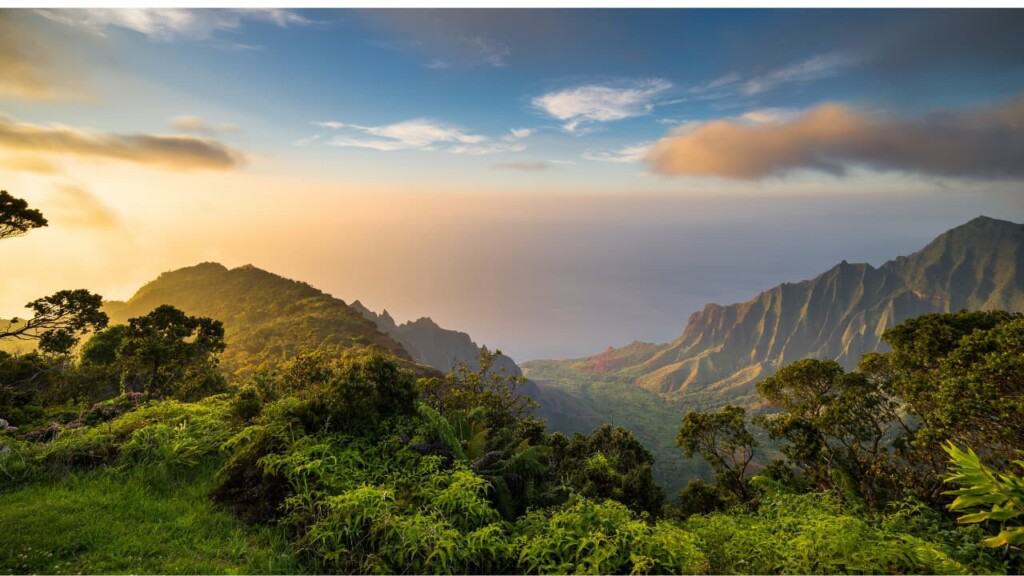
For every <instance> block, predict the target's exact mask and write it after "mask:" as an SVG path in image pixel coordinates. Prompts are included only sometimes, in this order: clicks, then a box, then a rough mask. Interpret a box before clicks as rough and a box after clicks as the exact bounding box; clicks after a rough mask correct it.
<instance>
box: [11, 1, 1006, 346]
mask: <svg viewBox="0 0 1024 576" xmlns="http://www.w3.org/2000/svg"><path fill="white" fill-rule="evenodd" d="M1021 29H1024V11H1021V10H1009V11H971V12H960V11H956V12H954V11H948V10H930V11H907V10H851V11H808V10H790V11H786V10H673V11H645V10H586V11H572V10H543V11H541V10H511V11H493V10H490V11H480V10H450V11H431V10H403V11H382V10H326V11H325V10H301V9H288V8H269V7H268V8H267V9H258V10H249V9H223V10H191V9H182V8H165V9H160V10H141V9H88V10H77V11H73V10H59V9H50V8H47V9H38V10H2V11H0V184H2V185H3V187H4V189H8V190H9V191H11V192H12V193H15V194H16V195H18V196H21V197H25V198H27V199H28V200H29V201H30V202H32V203H33V205H38V206H40V207H41V208H42V209H43V210H44V211H46V212H47V213H48V214H53V215H54V218H53V219H52V222H53V224H52V226H51V228H50V229H47V230H45V231H40V232H38V233H34V234H32V235H30V236H28V237H26V238H22V239H18V240H17V241H16V242H15V243H14V244H12V245H10V246H11V247H9V248H6V249H5V250H7V251H14V254H13V256H9V257H10V259H11V260H12V261H13V262H14V263H15V264H18V265H21V266H26V267H29V268H31V269H35V268H38V267H39V264H38V263H37V262H39V261H46V262H48V263H53V268H52V269H48V270H44V271H41V272H39V273H38V275H37V276H36V277H35V279H34V280H33V281H28V280H26V281H14V282H13V283H11V284H10V285H8V286H5V287H2V288H0V306H2V308H0V311H2V312H3V313H5V314H13V313H17V312H19V311H18V307H19V306H20V304H21V303H22V302H24V301H28V300H29V299H31V298H32V297H36V296H38V294H35V292H36V291H38V290H39V289H40V288H42V287H45V288H64V287H67V286H66V284H75V285H78V284H89V285H90V286H93V287H95V288H96V289H98V290H100V291H102V292H104V293H110V294H111V295H112V296H116V297H125V296H126V295H127V293H128V292H129V291H130V290H131V289H133V288H134V287H137V286H138V284H139V283H141V282H142V281H145V280H147V279H149V278H150V277H152V276H155V274H156V273H158V272H160V271H162V270H163V269H168V268H174V267H179V266H183V265H187V264H192V263H194V262H196V261H199V260H202V259H215V260H223V261H225V262H226V263H236V264H240V263H245V262H253V263H256V264H257V265H261V264H262V265H263V267H266V268H268V269H271V270H272V271H275V272H278V273H282V274H284V275H287V276H291V277H296V278H299V279H303V280H308V281H311V282H313V283H314V284H317V285H319V286H321V287H322V288H324V289H326V290H328V291H331V292H332V293H337V294H338V295H339V296H340V297H342V298H345V299H348V300H351V299H356V298H359V299H361V300H363V301H364V302H370V303H373V304H374V305H377V306H378V307H387V308H388V309H389V310H393V311H395V312H396V313H398V314H399V315H400V316H403V317H416V316H418V315H431V316H434V317H435V319H438V320H439V321H440V322H441V323H442V324H443V325H448V326H452V327H454V328H458V329H462V330H466V331H468V332H470V333H471V334H473V335H474V337H477V338H479V339H481V340H482V341H484V342H489V343H493V344H498V345H502V346H503V347H504V348H507V349H509V350H512V351H515V350H517V349H518V350H524V351H526V352H524V353H525V354H527V355H531V356H536V355H538V354H540V352H539V351H538V350H539V349H540V348H543V347H544V346H549V349H551V347H553V348H557V346H558V345H560V342H562V341H571V340H573V339H578V341H579V342H580V344H579V346H580V347H583V346H589V345H590V344H593V343H594V341H596V338H598V337H600V338H605V336H603V335H600V334H601V331H602V330H607V331H608V332H607V333H608V336H607V340H606V341H605V342H603V343H602V346H603V344H605V343H621V342H622V341H628V340H631V339H634V338H640V339H656V338H661V339H665V338H664V336H665V334H666V333H668V332H670V331H674V330H675V329H676V328H677V326H676V323H674V322H666V321H665V318H676V317H678V318H679V320H678V323H681V322H682V320H683V319H684V318H685V315H686V314H688V312H689V311H692V309H693V308H694V307H697V306H700V305H702V304H703V303H704V301H707V300H713V299H719V297H720V296H721V297H725V296H728V295H730V294H736V295H739V294H749V293H750V292H751V291H752V290H754V289H755V288H761V287H764V286H763V285H764V284H765V283H767V282H770V281H774V280H777V279H784V278H786V277H787V276H788V275H789V274H790V273H795V272H801V271H810V270H815V269H817V268H819V267H820V265H821V264H822V263H824V262H826V261H829V262H830V261H832V260H836V261H837V260H838V259H841V258H843V257H851V258H852V257H854V256H856V255H857V254H862V255H863V256H864V257H865V258H869V259H870V258H874V257H876V256H878V255H881V254H883V253H884V254H891V253H892V252H893V250H892V247H894V246H896V247H908V246H913V245H915V244H916V243H917V242H918V241H920V240H922V239H923V238H924V237H925V236H926V235H927V236H928V237H930V236H933V235H934V234H936V233H937V232H941V230H942V229H945V227H948V226H950V225H953V224H956V223H959V221H960V220H966V219H969V218H970V217H973V216H976V215H977V214H980V213H990V214H996V213H1008V214H1009V215H1016V214H1021V212H1020V211H1021V208H1022V206H1021V202H1020V197H1021V193H1022V182H1024V169H1022V167H1021V163H1020V162H1019V160H1018V159H1019V158H1021V157H1024V99H1022V97H1024V61H1022V60H1021V58H1020V57H1019V55H1020V54H1022V53H1024V35H1021V34H1020V33H1019V31H1020V30H1021ZM595 195H603V196H609V197H610V198H607V199H605V200H594V199H593V198H595ZM474 196H475V197H477V199H473V197H474ZM640 197H645V198H647V199H645V200H643V201H637V200H632V199H637V198H640ZM654 197H659V198H662V199H661V200H658V202H662V203H663V205H662V209H660V210H659V209H656V208H654V204H652V202H654V200H650V198H654ZM761 197H763V198H764V200H763V201H761V200H750V199H751V198H754V199H757V198H761ZM870 198H886V200H885V201H884V202H882V205H878V206H876V207H874V208H872V207H871V206H870V205H869V203H867V202H868V199H870ZM618 199H622V200H621V202H622V203H621V204H617V202H619V200H618ZM587 203H589V205H588V204H587ZM771 203H774V204H771ZM797 203H804V204H806V205H809V206H813V207H814V208H813V210H812V212H813V214H814V216H813V217H814V218H819V219H822V221H823V222H828V225H826V224H824V223H822V224H821V226H822V230H829V229H830V228H831V229H837V230H838V231H837V232H836V235H835V238H830V240H829V242H828V243H826V244H827V245H826V246H822V247H820V250H819V252H818V253H817V255H816V256H813V257H812V256H809V255H806V252H807V251H808V250H811V249H812V247H800V249H801V250H803V251H804V253H805V255H804V256H801V257H799V258H803V259H804V260H802V261H801V262H800V263H799V265H792V266H790V265H785V264H781V263H780V262H779V260H778V259H780V258H782V257H783V256H782V255H781V253H779V255H778V256H777V257H776V256H771V257H768V258H767V260H765V262H764V263H758V262H752V261H748V260H747V259H746V256H737V254H736V252H735V251H736V250H748V249H750V247H755V246H757V247H761V248H762V249H765V250H781V248H782V247H790V248H792V245H791V241H790V240H787V239H785V238H783V236H782V235H783V233H784V232H785V231H784V230H782V229H779V230H776V229H774V228H772V227H768V228H765V225H764V224H758V223H757V222H756V221H757V219H758V218H759V217H761V216H763V214H765V213H766V211H767V213H775V212H779V214H781V215H782V216H780V218H782V219H783V220H784V221H786V222H788V223H789V225H791V226H796V225H797V224H796V220H795V219H794V218H795V217H793V216H785V213H786V212H787V211H789V212H793V211H794V210H796V212H795V213H801V212H800V211H799V210H798V209H797V208H796V205H797ZM610 206H616V208H615V209H614V210H612V209H611V208H609V207H610ZM754 206H756V209H755V207H754ZM769 206H774V207H769ZM783 207H786V208H785V209H783ZM736 210H739V211H740V212H741V213H742V215H735V214H730V213H729V211H736ZM851 211H852V212H853V213H857V214H862V215H864V216H865V217H868V218H873V219H878V218H883V219H884V218H894V219H895V220H893V221H894V222H895V221H899V222H903V220H902V219H907V218H910V217H911V215H917V217H920V215H921V214H922V213H927V214H928V216H927V218H926V221H922V222H921V223H919V224H915V225H914V226H910V227H905V230H903V231H892V232H889V233H888V235H885V234H883V235H882V236H879V237H878V238H875V239H872V240H871V241H870V242H868V241H865V240H859V239H857V235H856V232H855V230H854V229H853V228H851V227H850V223H849V222H847V221H846V220H845V219H847V218H849V214H850V213H851ZM873 211H874V212H873ZM883 211H889V212H890V214H888V215H884V217H883V216H879V215H878V214H876V213H875V212H883ZM802 214H803V215H804V216H807V214H805V213H802ZM417 218H434V219H436V220H437V223H435V224H429V223H423V222H418V221H417ZM457 218H462V219H463V220H458V219H457ZM702 218H703V219H704V220H709V221H711V222H715V221H719V222H722V223H723V224H722V225H726V226H730V225H731V226H743V227H745V229H744V231H743V232H742V233H743V234H744V235H746V236H744V237H743V238H742V239H739V240H736V239H719V240H720V241H721V242H722V244H721V246H718V247H711V248H707V247H706V249H711V250H712V252H713V257H712V255H711V254H709V255H707V256H705V255H701V254H697V253H696V252H695V251H694V250H693V249H692V248H691V247H690V246H688V244H698V245H705V243H706V241H705V240H703V239H701V238H700V237H698V236H697V235H698V234H703V235H705V237H708V235H709V234H710V237H716V238H717V237H718V236H717V234H716V233H714V232H713V231H711V229H710V228H709V226H710V224H708V223H706V222H704V221H702ZM1018 218H1019V217H1018ZM474 219H475V220H476V221H475V222H474ZM840 220H842V221H840ZM517 225H518V226H519V227H520V228H521V230H522V234H523V235H524V236H527V237H520V236H516V235H515V227H516V226H517ZM682 225H686V226H689V227H691V229H690V230H675V229H674V228H673V226H675V227H679V226H682ZM816 226H817V224H816ZM843 226H847V228H846V229H845V231H843V230H840V229H841V228H842V227H843ZM837 227H838V228H837ZM558 228H562V229H563V230H561V231H559V230H558ZM182 230H187V231H188V234H187V235H186V236H187V237H182V234H181V231H182ZM755 230H757V231H758V232H757V233H760V234H766V235H768V237H770V238H771V239H772V240H771V242H775V243H776V244H777V246H774V247H773V246H764V245H765V244H767V243H768V242H765V241H763V240H762V241H760V242H758V241H757V240H756V239H755V238H754V237H753V234H754V233H755V232H754V231H755ZM385 231H386V232H385ZM314 232H315V233H316V234H318V235H314ZM655 232H658V234H660V236H656V235H654V233H655ZM530 234H533V235H535V238H529V237H528V236H529V235H530ZM375 235H378V236H385V237H387V240H386V241H381V240H380V239H379V238H375V237H374V236H375ZM541 238H543V239H544V240H546V243H541V242H540V241H539V239H541ZM584 238H585V239H588V241H589V242H591V243H592V244H594V246H592V247H589V248H588V247H586V246H584V245H583V244H581V242H582V239H584ZM744 242H749V244H745V243H744ZM402 243H405V245H403V244H402ZM869 245H870V246H869ZM826 248H827V250H826ZM296 250H301V251H308V252H309V254H306V255H304V256H300V257H296V258H288V257H286V256H285V254H288V253H290V252H295V251H296ZM474 250H481V251H483V252H482V253H476V252H475V251H474ZM361 251H364V252H375V253H377V254H376V258H374V257H370V256H367V255H364V254H361V253H360V252H361ZM424 252H426V253H428V254H427V255H424V254H423V253H424ZM503 252H504V253H503ZM98 254H105V255H106V256H105V257H103V258H100V260H101V262H99V264H98V265H96V266H94V267H92V268H90V266H88V265H87V264H86V262H87V261H89V260H90V259H93V260H95V259H96V258H97V255H98ZM652 254H653V255H652ZM452 255H457V257H458V258H461V259H462V262H461V263H458V264H452V263H449V262H443V260H445V259H451V258H452ZM627 255H628V258H627ZM416 260H422V261H421V262H415V261H416ZM503 261H504V262H503ZM714 261H717V262H719V264H718V266H719V268H715V266H714V264H713V262H714ZM125 262H131V263H138V264H136V265H133V266H131V267H126V266H125V265H124V263H125ZM768 263H773V264H774V266H775V267H774V268H772V267H771V266H769V265H768ZM744 266H748V267H749V266H753V267H754V268H755V269H756V270H757V272H756V273H753V272H751V273H750V274H748V272H747V271H742V270H737V269H738V268H742V267H744ZM505 268H508V269H505ZM325 269H326V270H333V272H330V273H328V272H323V271H322V270H325ZM355 269H359V270H360V271H361V273H365V275H366V278H355V277H353V273H352V272H351V271H350V270H355ZM513 269H514V270H513ZM696 269H699V270H702V272H701V274H705V275H710V276H709V277H708V278H703V279H702V278H695V277H692V276H691V275H689V274H683V273H682V272H683V271H692V270H696ZM363 270H366V272H363ZM413 271H415V272H416V275H415V276H414V275H413ZM513 272H518V273H520V274H523V275H525V276H527V277H528V280H515V281H513V280H510V278H509V276H510V275H512V273H513ZM442 276H444V277H442ZM570 276H571V277H570ZM452 278H454V279H461V280H462V282H464V283H466V284H467V285H466V286H465V287H462V288H458V289H456V287H455V284H456V282H455V280H453V279H452ZM730 278H731V279H732V280H730ZM530 282H532V283H535V284H537V286H533V285H532V284H530ZM654 282H657V283H665V284H667V286H666V287H662V288H658V289H655V288H653V287H652V286H651V285H650V283H654ZM417 283H418V284H417ZM501 283H505V284H507V288H500V289H499V288H496V286H497V285H498V284H501ZM602 284H606V285H607V286H602ZM403 286H404V288H403ZM513 287H515V288H517V289H518V290H519V291H520V293H519V294H516V293H513V291H512V288H513ZM416 290H419V293H418V294H414V293H413V292H414V291H416ZM584 290H586V291H594V292H595V293H598V295H597V296H584V295H582V291H584ZM473 291H476V292H480V293H483V294H487V293H490V294H493V295H495V296H499V301H500V302H501V304H500V306H508V307H509V309H514V310H515V314H519V315H525V316H528V317H524V318H523V319H522V321H521V322H520V321H519V320H518V319H516V320H511V319H508V318H500V317H499V316H500V315H499V314H498V313H497V312H495V311H492V310H488V309H487V306H486V300H485V299H481V300H480V301H477V298H478V296H476V295H470V294H468V293H469V292H473ZM654 292H657V293H656V294H654ZM634 293H636V294H647V293H651V294H649V295H647V296H638V297H634V296H633V294H634ZM455 294H458V295H459V298H462V299H463V300H465V301H463V302H458V301H452V299H453V298H454V296H453V295H455ZM454 299H455V300H458V298H454ZM530 299H532V301H533V304H534V305H536V306H537V307H538V310H536V311H531V310H530V309H529V307H530V304H531V302H530ZM574 299H575V300H574ZM634 299H636V300H638V302H634V303H632V304H630V305H629V306H628V307H627V308H628V309H624V310H622V311H621V312H615V314H612V315H609V313H608V312H607V309H608V308H609V307H612V306H615V304H613V302H616V301H619V302H621V301H623V300H634ZM470 300H472V302H470ZM512 300H515V302H512ZM588 316H592V317H594V320H593V321H591V320H586V321H581V320H580V318H581V317H588ZM552 317H557V318H560V322H563V323H573V322H577V323H579V325H580V327H579V328H578V330H577V329H575V328H574V329H573V330H574V331H572V334H569V333H568V332H567V333H564V334H551V335H550V336H545V337H544V338H546V339H547V340H546V342H547V343H538V344H537V345H536V346H534V345H533V344H530V339H531V338H532V339H536V338H538V337H537V336H536V333H537V332H538V331H540V330H543V329H544V320H545V318H552ZM656 322H660V323H661V324H660V325H659V326H662V325H664V326H667V327H664V328H663V327H657V328H655V323H656ZM588 325H589V326H588ZM567 330H568V329H567ZM583 332H592V333H594V334H599V335H600V336H588V335H587V334H583ZM506 336H507V337H509V338H510V339H511V340H513V341H514V342H513V343H512V344H505V343H504V342H503V341H502V340H501V338H504V337H506ZM588 338H591V339H592V340H590V341H588ZM573 350H576V348H573ZM579 351H583V350H582V349H580V350H579Z"/></svg>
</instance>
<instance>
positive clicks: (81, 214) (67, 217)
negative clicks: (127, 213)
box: [55, 184, 119, 228]
mask: <svg viewBox="0 0 1024 576" xmlns="http://www.w3.org/2000/svg"><path fill="white" fill-rule="evenodd" d="M55 192H56V206H57V212H58V218H59V219H60V221H61V223H62V224H63V225H66V226H75V227H82V228H113V227H115V226H117V225H118V223H119V219H118V217H117V215H116V214H115V213H114V212H113V211H112V210H111V209H110V207H108V206H107V205H106V204H104V203H103V202H102V201H101V200H100V199H99V198H97V197H96V195H95V194H93V193H92V192H90V191H89V190H86V189H85V188H83V187H81V186H74V185H70V184H65V185H62V186H58V187H57V188H56V189H55Z"/></svg>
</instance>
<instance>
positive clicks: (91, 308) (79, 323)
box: [0, 289, 108, 354]
mask: <svg viewBox="0 0 1024 576" xmlns="http://www.w3.org/2000/svg"><path fill="white" fill-rule="evenodd" d="M102 304H103V297H102V296H100V295H99V294H93V293H91V292H89V291H88V290H82V289H79V290H60V291H58V292H55V293H54V294H52V295H50V296H46V297H43V298H38V299H36V300H33V301H31V302H29V303H28V304H26V305H25V307H26V308H29V309H31V310H32V312H33V316H32V318H30V319H28V320H25V321H21V320H18V319H17V318H15V319H13V320H11V321H10V322H9V323H8V325H7V327H6V329H4V330H2V331H0V340H2V339H5V338H14V339H17V340H35V341H37V342H38V344H39V349H40V350H41V351H43V352H47V353H54V354H67V353H68V352H70V351H71V349H72V348H74V347H75V345H76V344H78V339H79V338H80V337H81V336H82V335H83V334H85V333H87V332H90V331H95V330H102V329H103V328H105V327H106V326H107V320H108V319H107V315H106V313H104V312H102V311H101V310H100V307H101V306H102Z"/></svg>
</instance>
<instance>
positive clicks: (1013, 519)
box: [943, 442, 1024, 548]
mask: <svg viewBox="0 0 1024 576" xmlns="http://www.w3.org/2000/svg"><path fill="white" fill-rule="evenodd" d="M943 449H944V450H945V451H946V453H947V454H949V457H950V467H951V471H950V473H949V474H948V475H946V478H945V481H946V482H947V483H952V484H957V485H959V486H960V488H958V489H956V490H950V491H948V492H946V493H947V494H949V495H952V496H956V499H955V500H953V502H952V504H950V505H949V509H950V511H953V512H963V514H962V515H961V516H960V517H959V518H958V519H957V521H958V522H960V523H961V524H978V523H981V522H997V523H999V527H1000V530H999V533H998V534H997V535H995V536H993V537H991V538H986V539H984V540H982V541H981V544H982V545H984V546H988V547H990V548H999V547H1003V546H1012V547H1018V546H1021V545H1024V526H1022V525H1021V516H1022V515H1024V478H1022V477H1021V476H1018V475H1015V474H1010V473H1006V474H1002V473H998V472H994V471H993V470H991V469H990V468H989V467H987V466H985V465H984V464H983V463H982V462H981V459H980V458H978V455H977V454H975V453H974V450H971V449H970V448H968V449H967V451H966V452H965V451H963V450H961V449H959V448H957V447H956V446H955V445H954V444H953V443H952V442H947V443H946V445H945V446H944V447H943ZM1014 464H1015V465H1016V466H1017V467H1019V468H1021V469H1024V461H1020V460H1017V461H1014Z"/></svg>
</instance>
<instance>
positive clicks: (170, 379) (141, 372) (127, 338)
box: [118, 304, 225, 398]
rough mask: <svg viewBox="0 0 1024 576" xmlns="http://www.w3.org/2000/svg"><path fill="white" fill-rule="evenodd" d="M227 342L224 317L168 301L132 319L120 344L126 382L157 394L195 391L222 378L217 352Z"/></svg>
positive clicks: (186, 394)
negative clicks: (196, 313) (216, 317)
mask: <svg viewBox="0 0 1024 576" xmlns="http://www.w3.org/2000/svg"><path fill="white" fill-rule="evenodd" d="M224 347H225V344H224V326H223V325H222V324H221V323H220V321H219V320H213V319H212V318H203V317H194V316H188V315H186V314H185V313H184V312H182V311H181V310H178V309H177V308H175V307H173V306H170V305H167V304H164V305H163V306H160V307H158V308H156V309H154V310H153V311H152V312H150V313H149V314H147V315H145V316H141V317H138V318H132V319H130V320H128V328H127V330H125V333H124V339H123V341H122V343H121V345H120V347H119V349H118V359H119V362H120V364H121V367H122V373H121V381H122V384H123V386H124V387H125V388H126V389H129V390H133V391H141V392H145V393H148V394H152V395H154V396H167V395H174V396H177V397H179V398H189V397H195V396H196V395H198V394H201V393H203V392H206V391H209V390H210V389H211V388H214V387H216V386H218V385H219V384H220V383H221V382H220V378H221V377H220V375H219V373H217V372H216V363H217V358H216V355H217V354H219V353H220V352H222V351H223V350H224Z"/></svg>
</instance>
